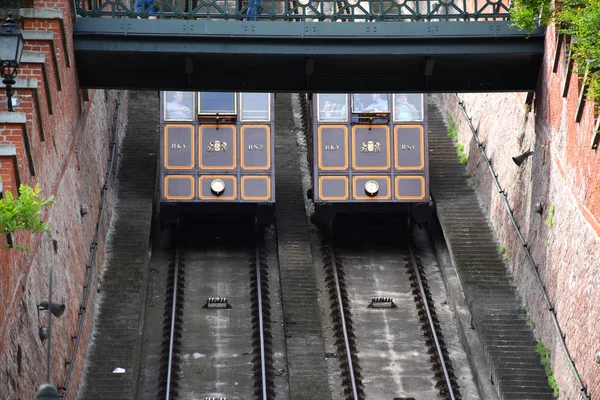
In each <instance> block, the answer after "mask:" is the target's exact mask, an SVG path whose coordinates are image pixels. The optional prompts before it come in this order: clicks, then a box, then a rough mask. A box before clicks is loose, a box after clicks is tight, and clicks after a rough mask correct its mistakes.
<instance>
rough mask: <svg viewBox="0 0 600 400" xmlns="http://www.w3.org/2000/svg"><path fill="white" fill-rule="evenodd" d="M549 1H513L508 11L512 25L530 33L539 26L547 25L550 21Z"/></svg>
mask: <svg viewBox="0 0 600 400" xmlns="http://www.w3.org/2000/svg"><path fill="white" fill-rule="evenodd" d="M550 5H551V0H514V1H513V3H512V8H511V10H510V15H511V20H512V21H513V24H514V25H515V26H516V27H517V28H519V29H524V30H526V31H529V32H531V31H532V30H534V29H535V28H536V27H537V26H539V25H548V23H550V21H551V19H552V10H551V9H550Z"/></svg>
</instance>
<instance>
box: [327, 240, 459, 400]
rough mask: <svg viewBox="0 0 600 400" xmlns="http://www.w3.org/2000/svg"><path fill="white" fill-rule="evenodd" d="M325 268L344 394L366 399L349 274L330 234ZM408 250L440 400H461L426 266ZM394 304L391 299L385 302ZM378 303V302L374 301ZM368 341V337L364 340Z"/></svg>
mask: <svg viewBox="0 0 600 400" xmlns="http://www.w3.org/2000/svg"><path fill="white" fill-rule="evenodd" d="M322 243H323V257H324V266H325V268H326V275H327V284H328V288H329V294H330V299H331V309H332V315H333V316H334V318H333V320H334V328H335V334H336V338H337V341H336V345H337V348H338V356H339V360H340V367H341V369H342V376H343V387H344V393H345V396H346V398H347V399H349V400H350V399H351V400H363V399H365V398H366V390H365V388H364V385H363V378H362V377H361V367H360V363H359V357H358V355H357V350H358V348H359V347H360V346H359V345H358V344H357V339H356V337H355V334H354V332H353V331H354V329H353V326H356V324H357V323H358V322H356V321H353V319H352V317H351V316H352V310H351V307H350V304H351V302H350V300H349V297H348V289H347V284H346V282H345V280H346V273H345V271H344V265H343V263H342V257H341V256H340V252H339V251H338V250H337V249H336V248H335V245H334V243H333V241H332V240H331V238H330V234H329V233H328V232H327V230H326V233H325V235H324V236H323V238H322ZM406 250H407V251H408V254H409V257H408V260H407V263H406V265H405V267H406V270H407V274H408V275H409V280H410V282H411V287H412V294H413V300H414V301H415V306H416V308H417V310H418V314H419V319H420V323H421V329H422V333H423V336H424V337H425V339H426V340H425V342H426V346H427V348H428V350H427V353H428V354H429V355H430V362H431V363H432V370H433V372H434V379H435V382H436V383H435V387H436V388H437V390H438V392H439V398H442V399H448V400H460V399H461V394H460V392H459V388H458V385H457V382H456V377H455V376H454V373H453V370H452V367H451V365H450V360H449V356H448V352H447V350H446V346H445V342H444V339H443V336H442V334H441V329H440V325H439V322H438V319H437V316H436V312H435V308H434V306H433V300H432V298H431V293H430V291H429V288H428V284H427V279H426V277H425V274H424V271H423V267H422V266H421V265H420V263H419V261H418V259H417V256H416V254H415V249H414V248H413V245H412V244H411V243H410V242H409V243H408V244H407V247H406ZM384 300H385V301H390V302H391V301H392V300H391V299H384ZM374 301H375V299H374ZM362 339H364V340H368V339H367V338H362Z"/></svg>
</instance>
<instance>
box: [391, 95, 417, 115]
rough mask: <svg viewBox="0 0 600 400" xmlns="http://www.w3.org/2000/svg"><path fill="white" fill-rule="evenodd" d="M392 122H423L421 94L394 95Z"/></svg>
mask: <svg viewBox="0 0 600 400" xmlns="http://www.w3.org/2000/svg"><path fill="white" fill-rule="evenodd" d="M394 121H396V122H403V121H423V94H421V93H396V94H394Z"/></svg>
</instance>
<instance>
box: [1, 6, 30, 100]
mask: <svg viewBox="0 0 600 400" xmlns="http://www.w3.org/2000/svg"><path fill="white" fill-rule="evenodd" d="M23 44H24V42H23V35H22V34H21V31H20V30H19V27H18V26H17V24H16V23H15V20H14V19H12V14H11V13H8V18H6V21H4V23H3V24H2V25H0V76H1V77H2V78H4V79H3V80H2V83H4V84H5V85H6V97H8V111H14V110H13V108H12V85H14V84H15V76H17V71H18V70H19V62H20V61H21V55H22V54H23Z"/></svg>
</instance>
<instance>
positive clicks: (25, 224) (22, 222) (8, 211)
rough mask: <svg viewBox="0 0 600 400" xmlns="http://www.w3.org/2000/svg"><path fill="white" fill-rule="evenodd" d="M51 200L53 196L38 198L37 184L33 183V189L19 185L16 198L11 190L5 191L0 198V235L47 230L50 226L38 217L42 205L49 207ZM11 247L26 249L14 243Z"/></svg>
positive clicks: (38, 188) (38, 189) (40, 213)
mask: <svg viewBox="0 0 600 400" xmlns="http://www.w3.org/2000/svg"><path fill="white" fill-rule="evenodd" d="M53 201H54V196H50V197H49V198H47V199H44V198H40V187H39V185H35V188H33V189H32V188H31V187H29V186H27V185H21V186H20V187H19V197H18V198H16V199H15V197H14V196H13V194H12V193H11V192H5V198H4V199H0V235H10V234H12V233H15V232H17V231H30V232H32V233H38V232H47V231H49V230H50V227H49V226H48V225H47V224H46V223H44V222H42V220H41V219H40V218H39V217H40V216H41V215H42V214H43V213H42V207H49V206H50V205H51V204H52V202H53ZM9 247H11V246H10V245H9ZM12 247H14V248H17V249H19V250H23V251H26V250H28V249H25V248H22V247H20V246H18V245H15V244H13V246H12Z"/></svg>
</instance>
